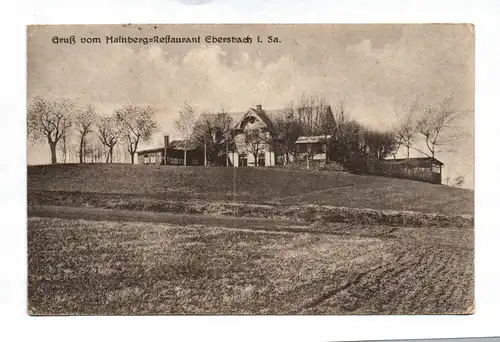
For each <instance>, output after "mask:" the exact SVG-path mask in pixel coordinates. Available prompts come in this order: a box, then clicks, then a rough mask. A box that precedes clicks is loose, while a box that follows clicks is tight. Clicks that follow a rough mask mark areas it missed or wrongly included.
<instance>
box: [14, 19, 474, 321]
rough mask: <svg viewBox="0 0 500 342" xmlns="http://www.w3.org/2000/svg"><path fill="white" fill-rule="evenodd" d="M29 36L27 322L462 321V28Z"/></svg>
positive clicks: (34, 30)
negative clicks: (89, 318)
mask: <svg viewBox="0 0 500 342" xmlns="http://www.w3.org/2000/svg"><path fill="white" fill-rule="evenodd" d="M26 30H27V37H26V39H27V98H26V101H27V104H26V107H27V113H26V126H27V147H26V148H27V215H28V219H27V224H28V227H27V245H28V248H27V253H28V265H27V266H28V286H27V299H28V313H29V314H30V315H35V316H38V315H41V316H46V315H49V316H54V315H449V314H455V315H457V314H460V315H463V314H472V313H474V250H475V249H474V93H475V78H474V70H475V31H474V26H473V25H471V24H276V25H275V24H238V25H236V24H182V25H181V24H168V25H167V24H157V25H154V24H147V25H139V24H123V25H31V26H27V28H26ZM23 165H24V164H23ZM23 196H24V195H23Z"/></svg>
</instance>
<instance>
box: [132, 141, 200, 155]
mask: <svg viewBox="0 0 500 342" xmlns="http://www.w3.org/2000/svg"><path fill="white" fill-rule="evenodd" d="M185 141H186V140H172V141H171V142H170V144H168V148H167V149H170V150H180V151H184V142H185ZM196 147H197V146H196V144H195V143H194V142H193V141H191V140H187V145H186V151H194V150H196ZM163 150H165V147H156V148H149V149H146V150H140V151H137V153H138V154H145V153H156V152H162V151H163Z"/></svg>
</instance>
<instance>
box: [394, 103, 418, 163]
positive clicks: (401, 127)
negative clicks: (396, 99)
mask: <svg viewBox="0 0 500 342" xmlns="http://www.w3.org/2000/svg"><path fill="white" fill-rule="evenodd" d="M418 100H419V98H418V97H417V98H416V99H415V100H414V101H411V102H410V103H409V105H408V106H407V108H405V110H404V114H403V115H402V116H401V118H400V120H399V122H398V123H397V124H396V126H395V127H394V133H395V135H396V137H397V139H398V141H399V144H400V145H401V146H404V147H405V148H406V158H410V149H411V148H413V145H414V144H415V143H416V140H417V133H418V131H417V124H416V119H417V118H416V114H417V112H418V110H419V104H418ZM396 115H397V116H400V115H399V113H398V112H396Z"/></svg>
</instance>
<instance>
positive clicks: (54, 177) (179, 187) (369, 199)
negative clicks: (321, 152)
mask: <svg viewBox="0 0 500 342" xmlns="http://www.w3.org/2000/svg"><path fill="white" fill-rule="evenodd" d="M39 190H49V191H66V192H88V193H97V194H99V193H113V194H132V195H136V196H143V197H144V196H148V197H150V198H158V199H203V200H210V201H233V200H236V201H237V202H253V203H264V202H269V203H285V204H303V203H306V204H320V205H332V206H347V207H357V208H372V209H381V210H383V209H389V210H414V211H424V212H441V213H446V214H473V201H474V193H473V191H471V190H464V189H454V188H450V187H447V186H443V185H435V184H428V183H422V182H417V181H410V180H402V179H393V178H386V177H376V176H359V175H352V174H346V173H311V172H305V171H290V170H281V169H274V168H223V167H220V168H215V167H214V168H204V167H164V166H156V167H155V166H143V165H109V164H108V165H106V164H101V165H97V164H96V165H49V166H32V167H28V191H39Z"/></svg>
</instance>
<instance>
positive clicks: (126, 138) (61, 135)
mask: <svg viewBox="0 0 500 342" xmlns="http://www.w3.org/2000/svg"><path fill="white" fill-rule="evenodd" d="M156 131H158V124H157V122H156V121H155V120H154V116H153V110H152V109H151V107H140V106H135V105H131V104H126V105H123V106H121V107H120V108H118V109H115V110H114V111H113V113H112V114H111V115H110V116H104V115H99V113H97V111H96V108H95V107H94V106H93V105H87V106H85V107H83V108H82V107H79V106H78V105H77V104H76V103H75V102H72V101H68V100H62V101H50V100H47V99H44V98H43V97H41V96H37V97H35V98H34V99H33V100H32V102H31V103H30V105H29V107H28V138H29V139H30V141H31V142H33V143H44V142H47V143H48V145H49V147H50V154H51V163H57V150H58V147H59V149H60V150H61V152H62V156H63V161H66V156H67V154H68V148H69V146H70V145H71V144H72V143H75V142H76V143H77V144H78V152H77V153H78V158H79V162H80V163H84V162H86V156H87V155H88V150H89V148H88V147H89V145H90V146H92V150H94V151H96V153H94V154H93V155H92V158H93V159H95V158H99V159H100V158H101V156H102V155H103V154H104V155H105V158H106V162H109V163H111V162H113V151H114V150H115V147H116V145H117V144H118V143H123V144H125V145H126V147H127V151H128V153H129V155H130V162H131V163H132V164H133V163H134V156H135V153H136V151H137V147H138V145H139V142H148V141H150V140H151V138H152V136H153V134H154V133H155V132H156ZM96 138H97V139H98V141H100V143H101V144H102V152H103V153H101V151H100V149H98V150H96V149H95V143H93V142H92V141H91V140H92V139H94V140H95V139H96Z"/></svg>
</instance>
